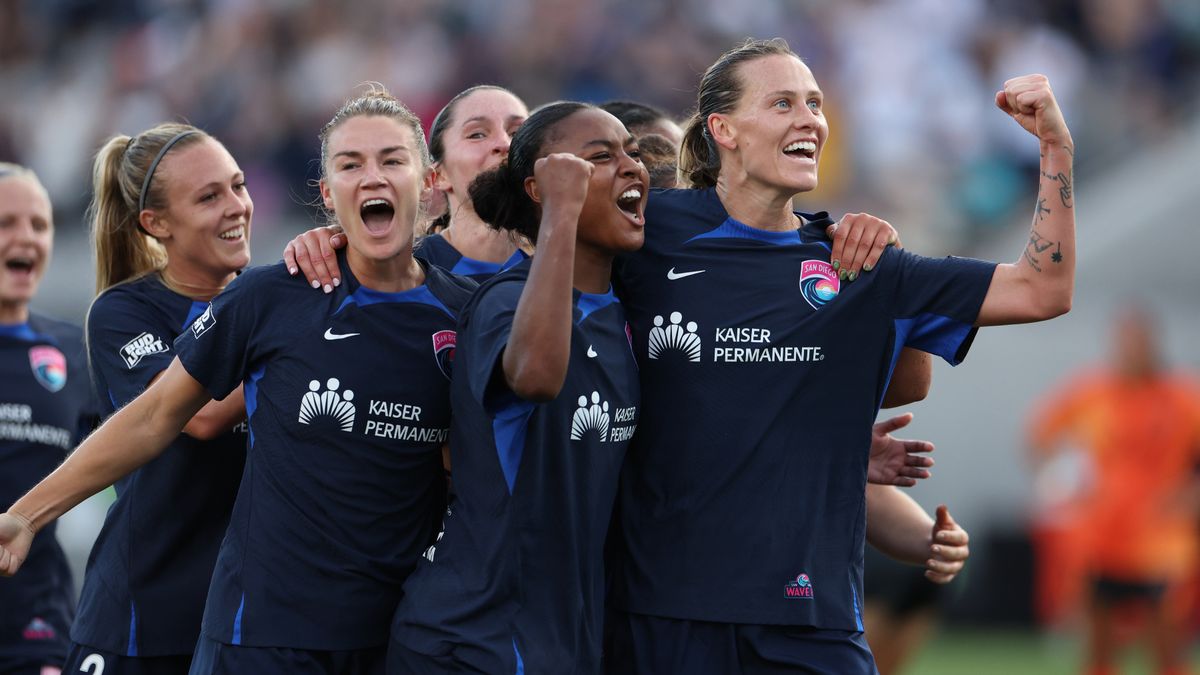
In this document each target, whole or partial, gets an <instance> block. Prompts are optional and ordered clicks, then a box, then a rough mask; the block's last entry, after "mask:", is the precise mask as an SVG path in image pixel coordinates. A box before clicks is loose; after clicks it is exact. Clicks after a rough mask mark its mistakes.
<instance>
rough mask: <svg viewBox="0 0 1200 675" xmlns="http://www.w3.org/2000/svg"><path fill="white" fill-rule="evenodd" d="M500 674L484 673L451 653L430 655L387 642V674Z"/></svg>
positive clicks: (493, 674) (396, 643)
mask: <svg viewBox="0 0 1200 675" xmlns="http://www.w3.org/2000/svg"><path fill="white" fill-rule="evenodd" d="M465 673H470V674H472V675H501V674H497V673H486V672H484V671H482V670H479V669H478V668H474V667H472V666H471V665H469V664H466V663H463V662H461V661H460V660H458V659H456V658H454V656H453V655H452V654H446V655H445V656H431V655H429V654H422V653H420V652H416V651H413V650H411V649H409V648H408V647H405V646H404V645H402V644H400V643H399V642H396V641H395V640H392V641H391V642H390V643H388V653H387V675H463V674H465Z"/></svg>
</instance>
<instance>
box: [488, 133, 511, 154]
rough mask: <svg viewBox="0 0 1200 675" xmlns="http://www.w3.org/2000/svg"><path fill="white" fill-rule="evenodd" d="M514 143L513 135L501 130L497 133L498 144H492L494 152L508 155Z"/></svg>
mask: <svg viewBox="0 0 1200 675" xmlns="http://www.w3.org/2000/svg"><path fill="white" fill-rule="evenodd" d="M511 145H512V136H510V135H508V132H504V131H502V132H500V133H499V134H496V144H495V145H493V146H492V154H496V155H507V154H508V148H509V146H511Z"/></svg>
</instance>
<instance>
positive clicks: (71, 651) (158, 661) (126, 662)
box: [63, 642, 192, 675]
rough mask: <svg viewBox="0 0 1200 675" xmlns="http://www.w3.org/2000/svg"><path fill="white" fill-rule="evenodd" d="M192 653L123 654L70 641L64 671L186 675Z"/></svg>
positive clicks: (98, 674) (106, 674) (101, 674)
mask: <svg viewBox="0 0 1200 675" xmlns="http://www.w3.org/2000/svg"><path fill="white" fill-rule="evenodd" d="M191 663H192V656H191V654H188V655H180V656H144V657H143V656H122V655H120V654H116V653H114V652H106V651H104V650H103V649H95V648H93V647H89V646H87V645H81V644H78V643H76V642H72V643H71V646H70V647H69V648H67V663H66V665H64V666H63V672H64V673H70V675H76V674H77V673H87V675H187V672H188V666H190V665H191Z"/></svg>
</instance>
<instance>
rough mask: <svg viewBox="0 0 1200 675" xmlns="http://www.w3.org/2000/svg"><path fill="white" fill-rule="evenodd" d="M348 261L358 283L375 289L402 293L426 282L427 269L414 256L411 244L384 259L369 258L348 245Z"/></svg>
mask: <svg viewBox="0 0 1200 675" xmlns="http://www.w3.org/2000/svg"><path fill="white" fill-rule="evenodd" d="M346 263H347V264H348V265H349V266H350V270H351V271H352V272H354V278H355V279H358V283H359V284H360V285H362V286H366V287H367V288H369V289H371V290H373V291H381V292H383V293H402V292H404V291H409V290H412V289H414V288H416V287H417V286H420V285H421V284H423V283H425V270H424V269H423V268H422V267H421V265H420V263H418V262H417V260H416V259H415V258H413V256H412V246H411V245H410V246H409V247H408V248H407V249H406V250H404V251H401V252H400V253H399V254H397V255H394V256H392V257H390V258H384V259H372V258H368V257H366V256H363V255H359V253H358V251H355V250H354V249H353V248H352V247H348V248H347V251H346Z"/></svg>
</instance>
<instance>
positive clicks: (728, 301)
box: [614, 190, 994, 630]
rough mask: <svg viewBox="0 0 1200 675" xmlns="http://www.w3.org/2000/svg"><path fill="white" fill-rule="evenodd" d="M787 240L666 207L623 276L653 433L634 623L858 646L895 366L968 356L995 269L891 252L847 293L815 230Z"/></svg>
mask: <svg viewBox="0 0 1200 675" xmlns="http://www.w3.org/2000/svg"><path fill="white" fill-rule="evenodd" d="M798 215H800V216H801V219H802V221H803V222H804V225H803V226H802V227H800V228H797V229H790V230H785V231H765V230H762V229H757V228H752V227H749V226H747V225H746V224H744V223H741V222H738V221H737V220H735V219H734V218H732V217H730V216H729V215H728V214H727V213H726V212H725V210H724V208H723V206H722V205H721V202H720V200H719V199H718V198H717V196H716V193H715V191H714V190H667V191H655V192H654V193H653V194H652V195H651V197H650V203H649V206H648V208H647V226H646V245H645V248H644V249H643V250H642V251H640V252H637V253H634V254H630V255H628V256H627V257H625V258H623V259H622V260H621V261H619V264H618V266H617V277H618V282H619V284H620V287H619V293H620V294H621V297H622V298H623V299H624V300H625V305H626V311H627V312H628V314H629V320H630V323H631V325H632V327H633V343H634V351H635V353H636V354H637V357H638V361H639V364H640V366H641V382H642V396H643V421H642V423H641V425H640V427H639V430H638V436H637V438H636V439H635V440H634V444H633V447H632V448H631V449H630V454H629V460H628V462H627V465H626V471H625V475H624V477H623V482H622V488H621V507H620V511H621V516H620V530H621V536H620V537H619V538H618V541H619V542H620V545H621V546H620V547H619V548H623V552H622V555H621V556H620V559H621V560H622V561H623V562H622V564H621V565H619V566H618V570H617V571H618V572H619V573H618V574H617V575H616V576H617V583H616V586H615V593H614V598H615V602H616V603H617V605H618V606H619V607H621V608H624V609H627V610H630V611H634V612H638V613H644V614H651V615H658V616H666V617H677V618H686V619H696V620H706V621H725V622H736V623H763V624H789V625H811V626H816V627H820V628H831V629H842V630H861V627H862V626H861V601H862V545H863V541H864V528H865V497H864V494H865V493H864V487H865V482H866V466H867V457H868V449H869V446H870V430H871V424H872V422H873V421H874V418H875V414H876V413H877V411H878V408H879V403H880V401H881V400H882V396H883V392H884V390H885V389H886V387H887V383H888V380H889V378H890V376H891V373H892V369H893V367H894V365H895V360H896V358H897V356H898V355H899V352H900V349H901V348H902V347H904V346H913V347H916V348H918V349H923V350H927V351H930V352H931V353H934V354H936V355H938V356H941V357H943V358H944V359H946V360H948V361H950V362H951V363H957V362H958V361H960V360H961V359H962V358H963V357H964V356H965V352H966V349H967V347H968V345H969V344H970V341H971V338H972V337H973V335H974V328H973V327H972V325H973V323H974V321H975V319H976V317H977V315H978V311H979V307H980V306H981V304H982V301H983V297H984V295H985V294H986V292H987V288H988V286H989V284H990V282H991V277H992V272H993V269H994V265H993V264H991V263H985V262H981V261H975V260H967V259H961V258H946V259H940V260H935V259H930V258H922V257H920V256H916V255H912V254H910V253H907V252H904V251H900V250H896V249H888V250H887V251H886V252H885V254H884V256H883V258H882V259H881V260H880V263H879V265H878V267H877V269H876V270H875V271H874V272H871V273H868V274H864V275H863V276H862V277H861V278H860V279H859V280H857V281H855V282H850V283H847V282H844V281H839V279H838V277H837V273H836V271H835V270H834V269H833V267H832V265H831V264H830V260H829V254H830V244H829V241H828V240H827V239H826V237H825V234H824V230H825V228H826V227H827V226H828V225H829V224H830V222H831V221H830V220H829V219H828V217H827V216H826V215H825V214H823V213H821V214H815V215H812V214H798Z"/></svg>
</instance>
